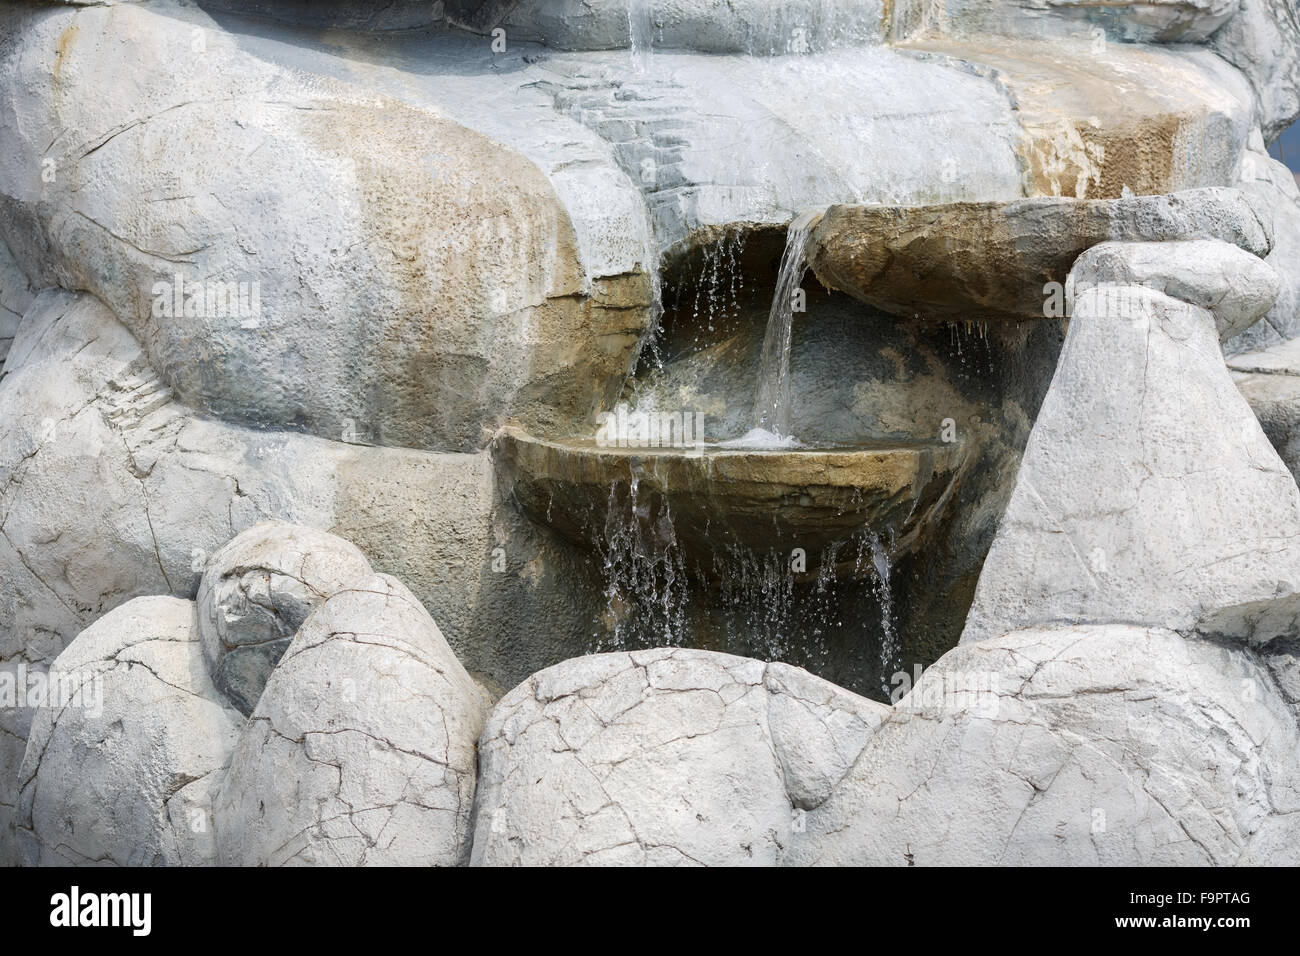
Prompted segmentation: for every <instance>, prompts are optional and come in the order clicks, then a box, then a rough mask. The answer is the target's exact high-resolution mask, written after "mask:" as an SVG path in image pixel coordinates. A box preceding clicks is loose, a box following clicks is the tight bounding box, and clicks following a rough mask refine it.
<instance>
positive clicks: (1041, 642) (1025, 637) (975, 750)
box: [786, 625, 1300, 866]
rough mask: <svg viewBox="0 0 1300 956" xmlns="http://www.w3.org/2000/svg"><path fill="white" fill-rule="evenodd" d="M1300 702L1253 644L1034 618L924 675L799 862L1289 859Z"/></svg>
mask: <svg viewBox="0 0 1300 956" xmlns="http://www.w3.org/2000/svg"><path fill="white" fill-rule="evenodd" d="M1295 719H1296V718H1295V712H1294V710H1293V709H1291V708H1289V707H1288V706H1287V704H1286V702H1285V700H1284V699H1283V697H1282V695H1281V694H1280V693H1279V691H1278V688H1277V685H1276V684H1275V683H1274V680H1273V678H1272V677H1271V676H1270V673H1269V669H1268V668H1267V667H1266V666H1265V665H1264V664H1262V663H1261V662H1260V660H1259V658H1258V657H1257V656H1256V655H1255V654H1254V652H1253V651H1251V650H1249V649H1247V648H1242V647H1238V646H1233V645H1231V644H1226V643H1214V642H1210V641H1206V640H1202V639H1191V640H1188V639H1185V638H1183V637H1181V636H1180V635H1178V634H1174V633H1173V632H1171V631H1168V630H1163V629H1159V628H1140V627H1131V626H1123V625H1092V626H1077V627H1062V628H1059V629H1047V628H1042V629H1029V630H1022V631H1016V632H1013V633H1010V634H1004V635H1000V636H998V637H995V638H991V639H989V640H987V641H984V642H982V643H979V644H970V645H962V646H961V647H958V648H956V649H955V650H952V651H950V652H948V654H946V655H945V656H944V657H943V659H942V660H940V661H939V663H938V664H936V665H935V666H934V667H932V668H931V669H929V670H928V671H926V673H925V674H924V675H923V676H922V678H921V680H920V682H919V683H918V684H917V686H916V687H915V688H914V689H913V690H912V692H911V694H910V695H909V696H908V697H904V698H903V699H902V701H900V703H899V706H898V707H897V708H896V709H895V713H894V714H893V715H892V716H891V717H890V718H889V719H888V720H887V721H885V723H884V724H883V725H882V726H881V727H880V729H879V730H878V731H877V732H876V734H875V736H874V737H873V738H872V739H871V741H870V743H869V744H868V746H867V748H866V749H865V750H864V752H863V754H862V756H861V757H860V758H859V759H858V760H857V762H856V763H855V764H854V766H853V768H852V769H851V770H850V771H849V773H848V774H847V775H846V776H845V778H844V779H843V780H842V781H841V782H840V783H839V785H838V786H837V787H836V789H835V791H834V792H833V793H832V794H831V796H830V797H829V798H828V799H827V800H826V801H825V802H824V803H823V804H822V805H821V806H820V807H819V808H818V809H817V810H816V811H814V812H812V813H809V814H808V818H807V820H806V826H805V829H804V832H803V833H801V834H796V835H795V836H794V838H793V843H792V846H791V848H790V850H789V851H788V853H787V856H786V859H787V862H790V863H794V864H800V865H811V864H819V865H828V864H857V865H877V864H879V865H897V866H902V865H907V864H912V863H915V864H917V865H927V864H944V865H956V866H963V865H964V866H972V865H994V864H1007V865H1062V864H1071V865H1087V864H1093V865H1129V866H1134V865H1141V866H1147V865H1154V866H1160V865H1206V864H1215V865H1228V864H1252V863H1253V864H1260V863H1270V864H1277V865H1286V864H1291V865H1294V864H1295V862H1296V861H1297V860H1298V859H1300V814H1297V810H1300V753H1298V752H1297V748H1296V746H1295V741H1296V734H1297V728H1296V723H1295Z"/></svg>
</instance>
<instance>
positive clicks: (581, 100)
mask: <svg viewBox="0 0 1300 956" xmlns="http://www.w3.org/2000/svg"><path fill="white" fill-rule="evenodd" d="M322 31H325V32H324V33H323V32H322ZM323 36H325V37H327V38H328V42H322V37H323ZM1297 38H1300V21H1297V17H1296V12H1295V9H1294V4H1293V3H1291V2H1290V0H1242V2H1241V3H1236V2H1225V0H1145V2H1141V3H1133V4H1124V5H1119V6H1117V5H1115V4H1111V3H1104V2H1091V0H1080V2H1073V0H1072V2H1060V3H1052V4H1049V5H1047V6H1044V5H1042V4H1041V3H1036V2H1030V0H961V2H955V0H954V2H948V0H900V2H896V3H880V2H877V0H789V2H785V3H769V2H766V0H725V2H724V0H636V2H633V3H627V2H624V0H590V2H584V3H581V4H577V3H568V2H564V3H559V2H552V0H492V2H487V3H470V2H458V0H449V2H447V3H435V4H429V3H426V2H423V0H398V2H391V3H383V4H372V3H365V2H360V0H320V2H315V0H313V2H307V0H213V2H210V3H209V2H204V3H201V4H194V3H190V2H187V0H141V2H123V3H94V2H88V0H87V2H80V0H78V2H71V3H41V2H21V3H20V2H15V0H0V140H2V141H3V142H5V143H6V144H7V145H8V146H9V149H8V153H7V157H6V162H5V163H4V164H0V861H3V862H28V863H49V862H76V863H89V862H114V863H140V862H150V863H180V864H190V863H194V864H198V863H207V862H213V861H219V862H226V863H238V864H248V865H262V864H267V865H278V864H356V865H365V864H382V863H403V864H430V863H432V864H447V865H457V864H466V863H469V862H474V863H479V864H486V865H492V864H502V863H561V862H563V863H570V862H574V863H576V862H582V863H593V864H600V863H651V864H659V863H737V864H738V863H744V864H754V863H762V864H835V863H888V864H895V865H906V864H910V863H997V862H1002V863H1028V862H1051V863H1075V862H1100V863H1127V864H1146V863H1169V862H1187V863H1207V864H1230V863H1246V864H1253V863H1285V862H1293V861H1294V858H1295V856H1294V854H1295V851H1294V846H1295V845H1296V839H1295V837H1296V834H1295V833H1294V832H1293V825H1292V823H1291V822H1290V821H1291V820H1292V819H1293V818H1294V817H1295V810H1296V809H1297V808H1296V802H1297V798H1296V767H1295V763H1296V753H1297V747H1298V744H1297V739H1298V735H1297V729H1296V718H1297V713H1298V712H1300V704H1298V703H1297V702H1298V701H1300V689H1298V688H1300V677H1298V676H1297V675H1298V674H1300V672H1298V671H1297V665H1296V661H1297V651H1298V650H1300V646H1298V645H1297V636H1296V632H1297V627H1298V624H1297V621H1298V620H1300V618H1298V615H1300V551H1298V550H1297V534H1298V533H1300V491H1297V485H1296V483H1295V480H1294V478H1293V475H1295V474H1300V386H1297V382H1300V356H1298V355H1297V352H1296V341H1297V339H1296V336H1297V332H1300V316H1298V315H1297V302H1298V301H1300V299H1298V292H1297V290H1300V192H1297V190H1296V187H1295V182H1294V180H1293V178H1292V177H1291V174H1290V172H1289V171H1288V170H1286V169H1285V168H1284V167H1282V166H1281V165H1280V164H1278V163H1277V162H1275V161H1274V160H1273V159H1271V158H1269V156H1268V155H1267V143H1268V142H1269V141H1272V140H1273V139H1274V138H1275V137H1276V136H1277V135H1278V134H1279V133H1280V132H1281V131H1282V130H1283V129H1284V128H1286V127H1287V126H1288V125H1289V124H1290V123H1291V122H1292V121H1293V120H1294V119H1295V117H1296V115H1297V114H1300V93H1298V91H1300V53H1298V52H1297V51H1298V50H1300V44H1297ZM1134 77H1141V79H1142V82H1141V83H1138V84H1135V83H1134V79H1133V78H1134ZM805 210H824V212H822V213H821V217H820V222H819V224H818V226H817V227H816V229H814V230H813V232H812V234H811V237H810V239H809V244H808V246H807V248H806V250H803V249H799V248H796V247H795V246H797V243H796V244H795V245H792V246H791V247H790V248H788V249H786V250H785V251H784V252H783V250H782V243H783V240H784V241H787V242H788V241H789V239H790V237H791V235H793V236H794V237H795V238H797V237H798V235H799V231H798V230H794V231H793V232H791V231H790V230H788V226H789V225H790V223H791V222H792V220H794V219H795V218H796V216H797V215H799V214H801V213H802V212H803V211H805ZM805 251H806V253H807V256H806V258H807V260H808V263H807V264H808V265H809V266H810V271H809V274H808V275H806V276H804V277H803V278H802V281H801V280H800V275H799V274H792V273H790V270H791V269H793V270H794V273H799V271H800V267H801V265H802V260H801V257H800V255H799V254H800V253H801V252H805ZM783 261H784V262H786V267H785V272H784V274H783V277H782V281H784V282H786V283H787V284H788V285H789V286H791V287H793V289H794V294H793V296H792V298H791V301H790V302H789V303H785V302H782V301H777V302H773V293H772V290H773V289H774V288H775V287H776V285H777V278H778V276H777V272H778V269H779V268H781V267H780V266H779V265H778V264H779V263H781V262H783ZM781 317H784V318H786V319H788V320H789V325H788V329H789V341H788V343H783V340H782V337H781V336H782V334H783V333H781V329H782V326H781V324H780V322H779V321H775V319H779V318H781ZM773 330H774V333H773V335H772V336H771V337H772V339H773V342H775V343H776V345H777V346H778V347H777V348H774V349H772V350H769V348H768V341H767V340H768V339H769V332H770V331H773ZM1225 353H1227V354H1228V355H1229V356H1230V357H1229V359H1228V363H1227V365H1226V367H1225V361H1224V354H1225ZM773 357H778V358H780V359H781V360H782V363H778V364H777V366H776V368H777V370H778V372H779V374H780V375H782V376H784V378H783V379H781V380H782V381H785V382H786V383H787V384H788V385H789V386H790V395H791V400H790V403H789V404H790V407H789V408H788V409H786V411H787V412H788V420H789V428H790V430H791V434H790V435H786V436H783V438H789V439H793V440H792V441H789V442H785V443H783V444H782V446H781V447H780V449H779V451H778V450H774V449H772V448H769V447H757V448H756V447H754V444H753V442H751V443H750V444H749V445H748V446H745V443H744V442H742V443H741V445H742V447H740V448H734V447H732V448H727V449H713V450H712V451H711V452H701V453H700V454H698V455H697V454H695V449H693V448H692V449H682V448H674V447H669V448H664V447H663V446H662V443H659V444H658V445H656V446H655V447H641V445H637V444H634V445H633V446H632V447H626V443H625V445H624V447H615V448H610V447H607V445H608V438H609V435H608V434H607V433H605V432H602V431H598V430H597V429H598V426H599V423H600V422H602V421H607V420H608V416H609V415H610V414H611V413H614V412H615V410H616V409H621V408H627V409H629V410H630V411H631V412H632V413H633V414H643V415H646V416H652V415H653V416H662V418H661V419H657V420H666V421H674V420H676V421H681V420H682V417H683V416H684V415H689V416H692V419H693V420H694V421H695V422H697V423H698V430H697V431H696V433H695V437H696V438H697V439H699V438H702V439H703V440H704V441H705V442H708V443H717V442H723V441H729V440H731V439H737V438H741V437H742V436H744V435H746V434H747V433H748V432H749V430H750V429H751V427H752V426H753V425H754V423H755V418H754V405H755V401H756V399H755V384H756V383H755V378H756V375H759V376H763V377H764V382H765V384H770V383H769V382H768V377H769V376H770V375H771V374H773V373H772V367H771V363H770V360H771V359H772V358H773ZM1229 369H1230V370H1231V371H1229ZM642 441H643V442H644V439H642ZM616 444H617V442H616ZM652 444H653V443H652ZM670 444H671V443H670ZM602 446H605V447H602ZM390 575H391V576H390ZM399 582H400V583H399ZM435 622H436V623H435ZM959 638H962V639H963V640H962V643H961V644H960V646H958V642H959ZM661 645H679V646H670V647H663V646H661ZM605 650H612V651H613V653H608V654H596V653H595V652H596V651H605ZM722 652H728V653H722ZM794 664H798V665H802V666H803V667H804V668H806V669H801V668H800V667H797V666H793V665H794ZM69 668H71V669H73V670H77V671H78V672H89V673H91V674H92V675H93V677H94V680H93V681H92V682H91V683H90V684H89V685H88V686H89V687H90V689H91V690H92V691H94V690H95V688H99V687H102V689H103V690H104V692H105V693H104V696H103V698H102V700H101V704H102V709H101V710H96V709H95V707H89V708H87V707H83V706H81V703H82V701H73V703H72V704H71V705H68V704H66V703H56V704H51V701H50V699H49V698H47V697H42V695H41V694H40V693H38V692H37V690H38V689H39V688H42V687H44V686H46V685H53V684H54V683H55V682H56V681H58V680H59V677H60V674H61V673H62V672H63V671H65V670H67V669H69ZM915 668H924V669H925V672H924V674H923V675H922V676H921V678H920V681H919V683H918V684H917V685H916V686H915V687H912V686H911V684H912V680H913V675H914V673H915V671H914V669H915ZM471 675H473V676H471ZM511 687H513V688H514V690H511V691H509V692H508V693H506V694H505V696H504V698H503V699H502V700H501V702H500V703H499V704H498V705H497V706H496V707H495V708H492V707H491V705H490V701H491V700H492V699H493V698H494V697H496V696H498V695H499V694H501V692H503V691H506V690H507V689H508V688H511ZM909 688H910V691H911V692H910V694H906V693H905V691H907V690H908V689H909ZM856 692H860V693H862V694H865V695H868V696H870V697H872V698H876V699H875V700H871V699H868V697H867V696H858V693H856ZM885 698H890V699H891V705H892V706H886V705H885V704H884V703H881V702H880V701H883V700H884V699H885ZM489 712H490V713H489ZM110 745H111V746H110Z"/></svg>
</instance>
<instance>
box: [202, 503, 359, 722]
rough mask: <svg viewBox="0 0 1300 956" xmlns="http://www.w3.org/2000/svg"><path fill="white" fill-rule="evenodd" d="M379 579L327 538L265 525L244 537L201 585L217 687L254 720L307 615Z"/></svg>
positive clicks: (347, 547) (211, 565)
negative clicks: (255, 710)
mask: <svg viewBox="0 0 1300 956" xmlns="http://www.w3.org/2000/svg"><path fill="white" fill-rule="evenodd" d="M372 573H373V572H372V571H371V568H370V563H369V562H368V561H367V560H366V557H365V555H363V554H362V553H361V552H360V551H358V550H357V549H356V547H355V546H354V545H352V544H351V543H350V542H347V541H344V540H343V539H342V538H340V537H337V536H336V535H332V534H328V533H326V532H324V531H316V530H314V529H312V528H304V527H301V526H299V525H293V524H289V523H288V522H287V521H264V522H261V523H259V524H256V525H254V526H253V527H251V528H249V529H248V530H247V531H244V532H241V533H240V534H238V535H236V536H235V537H234V538H233V539H231V541H230V542H229V543H228V544H227V545H226V546H225V547H223V548H222V549H221V550H219V551H218V552H217V553H216V554H214V555H213V556H212V558H211V559H210V560H209V561H208V565H207V567H206V568H205V569H204V571H203V578H202V580H201V581H200V582H199V595H198V613H199V625H198V626H199V637H200V638H201V640H202V641H203V654H204V657H205V659H206V660H207V662H208V667H209V668H210V669H211V671H212V679H213V681H214V683H216V685H217V687H218V688H219V689H220V690H221V691H222V693H224V694H225V695H226V697H227V698H229V699H230V702H231V703H232V704H234V705H235V707H236V708H237V709H238V710H239V711H240V712H241V713H243V714H249V713H251V712H252V710H253V708H254V707H256V706H257V700H258V698H259V697H261V696H262V689H263V688H264V687H265V686H266V680H267V678H268V677H270V675H271V671H272V670H273V669H274V668H275V665H276V663H277V662H278V661H279V660H280V658H281V657H282V656H283V655H284V652H285V649H286V648H287V647H288V646H289V642H290V641H292V640H293V636H294V634H296V633H297V632H298V628H299V627H301V626H302V622H303V621H305V620H306V619H307V615H309V614H310V613H311V612H312V610H313V609H314V608H315V607H316V605H318V604H319V603H320V602H321V601H323V600H324V599H325V598H327V597H329V596H330V595H331V594H333V593H334V592H336V591H339V590H341V589H342V588H343V587H344V586H345V585H348V584H352V583H355V582H357V581H361V580H364V579H366V578H369V577H370V576H371V574H372Z"/></svg>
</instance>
